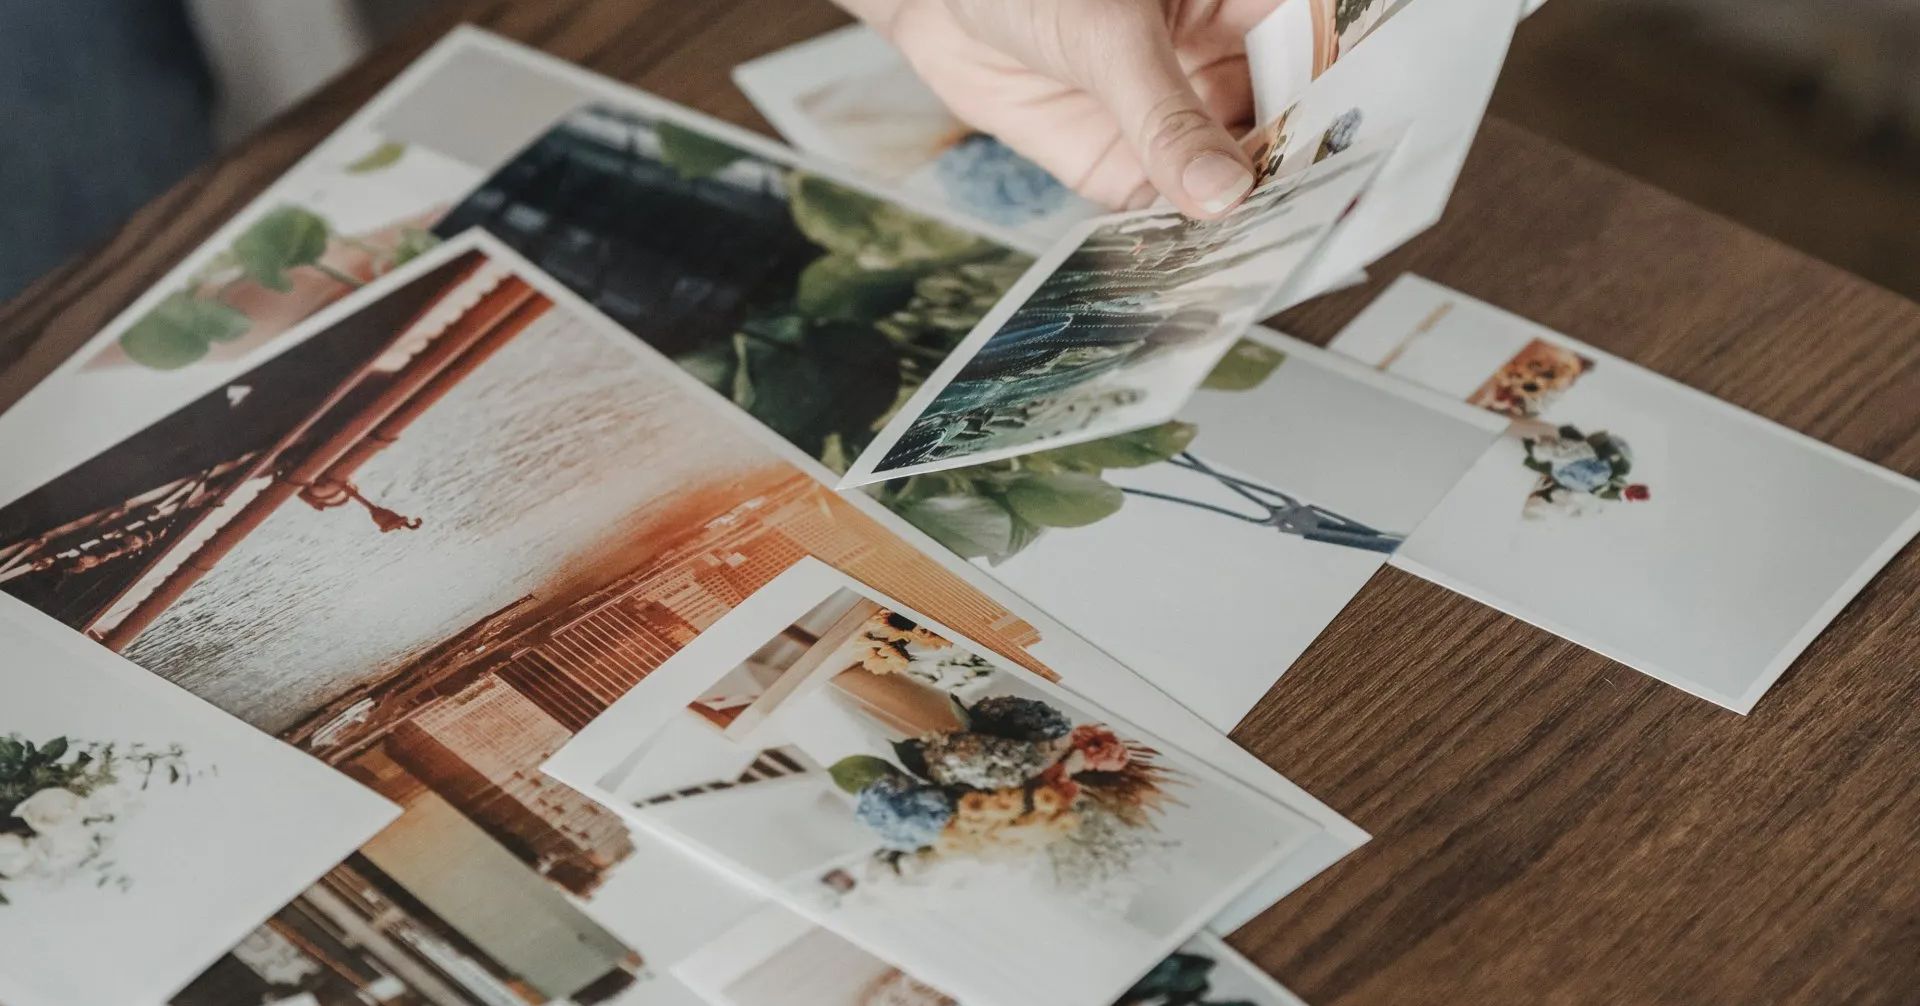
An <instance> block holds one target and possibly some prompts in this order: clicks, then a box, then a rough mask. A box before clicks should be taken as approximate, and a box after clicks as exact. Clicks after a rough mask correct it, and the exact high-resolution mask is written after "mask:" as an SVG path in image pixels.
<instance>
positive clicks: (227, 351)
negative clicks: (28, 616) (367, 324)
mask: <svg viewBox="0 0 1920 1006" xmlns="http://www.w3.org/2000/svg"><path fill="white" fill-rule="evenodd" d="M474 94H492V95H497V96H507V97H510V99H511V100H500V101H495V102H491V103H489V104H488V105H487V106H486V109H485V114H484V115H479V114H475V107H474V105H473V104H472V101H471V96H472V95H474ZM727 128H728V127H723V126H720V125H718V124H713V123H709V122H708V121H707V120H705V119H703V118H701V117H699V116H698V115H696V114H694V113H692V112H689V111H688V110H686V109H682V108H679V107H677V106H673V105H670V104H669V103H667V102H664V101H661V100H660V99H657V98H654V97H652V96H650V95H647V94H645V93H644V92H640V91H637V90H634V89H632V88H630V87H626V86H624V85H621V84H617V83H615V82H613V81H609V80H606V79H604V78H599V77H595V76H594V75H592V74H590V73H587V72H585V71H583V70H580V69H579V68H578V67H574V66H571V65H568V64H562V63H559V62H558V61H555V60H553V59H552V58H551V57H548V56H545V55H544V54H540V53H537V52H534V51H532V50H528V49H525V48H523V47H520V46H518V45H515V44H513V43H510V42H507V41H505V40H503V39H499V38H497V37H494V36H490V35H486V34H484V33H481V32H477V31H461V32H456V33H454V34H452V35H450V36H449V37H448V38H447V39H446V40H445V41H443V42H442V43H440V44H439V45H438V46H436V47H435V48H434V49H433V50H432V51H431V52H430V53H429V54H428V55H427V56H426V57H424V58H423V60H422V61H421V63H420V64H418V65H417V66H416V67H415V68H414V69H413V70H410V71H409V73H408V74H407V75H406V77H404V78H403V79H402V80H401V81H400V82H398V83H396V85H395V87H394V88H393V89H392V90H390V91H388V92H383V94H382V95H381V96H380V97H379V98H378V99H376V100H375V101H374V102H373V103H372V104H370V105H369V106H368V108H367V110H366V112H365V113H364V115H362V116H360V117H357V118H356V119H355V120H354V121H353V122H352V123H351V124H350V126H349V128H347V129H346V130H344V131H343V132H342V133H340V134H337V135H336V136H334V137H333V138H330V139H329V140H328V141H327V142H326V143H325V144H323V146H322V148H321V149H320V151H319V152H317V153H316V155H315V157H314V158H313V159H312V160H311V161H309V162H303V164H302V165H301V166H300V168H299V169H298V170H296V171H295V172H293V173H292V174H291V175H289V176H288V177H287V178H286V179H285V180H283V181H282V182H281V183H279V184H277V185H276V186H275V187H274V188H272V189H271V190H269V192H268V193H267V194H266V196H264V197H262V199H261V200H260V201H259V202H257V203H256V204H254V205H251V206H249V207H248V208H247V210H245V211H244V212H243V214H242V216H241V218H240V222H238V223H236V224H235V225H233V226H232V227H230V228H228V229H226V230H223V231H222V232H221V233H220V235H218V236H217V237H216V239H215V240H214V241H213V242H211V243H210V244H209V245H208V246H206V247H204V248H201V249H199V250H197V251H196V252H195V254H194V255H193V256H191V257H190V259H189V261H188V263H187V264H186V265H185V266H183V267H182V268H181V269H179V270H176V271H175V272H174V273H171V274H169V276H168V277H167V278H166V279H165V280H163V281H162V284H161V287H162V289H163V290H165V291H166V293H165V296H164V297H161V296H160V295H159V294H156V295H154V298H158V299H153V298H143V300H142V302H141V303H140V304H139V305H137V310H134V311H131V312H129V313H128V315H126V316H123V317H121V318H118V319H116V320H115V322H114V323H113V324H112V325H110V326H109V327H108V330H107V331H106V332H105V333H103V335H102V337H101V338H100V339H97V340H95V342H94V343H90V344H89V347H88V348H87V349H86V350H84V351H83V352H82V356H85V357H88V358H93V357H98V358H99V359H100V360H102V361H104V362H103V365H102V366H100V367H81V368H79V369H73V370H69V369H63V370H62V371H60V372H58V373H56V374H55V375H54V376H53V377H52V378H50V379H49V380H48V381H47V382H45V383H44V384H42V385H41V386H39V387H37V388H36V389H35V390H34V391H33V392H32V393H30V394H29V395H28V396H27V397H26V398H25V399H24V400H23V401H22V402H21V403H20V404H19V405H17V406H15V407H14V408H13V409H12V410H10V411H9V413H8V414H7V415H6V417H5V418H4V419H0V434H4V433H5V432H6V431H9V430H12V431H20V439H21V445H20V448H19V451H20V454H19V462H20V463H19V464H18V465H17V466H14V467H12V468H10V469H9V470H7V471H0V503H5V502H8V501H11V500H13V499H15V498H17V497H19V496H20V495H21V494H23V493H25V492H27V491H30V490H32V489H33V488H35V487H37V486H39V485H41V484H43V483H44V482H46V481H47V480H49V479H51V478H53V477H54V476H56V475H58V474H60V473H61V472H64V471H65V470H66V469H67V468H69V467H71V466H72V464H73V463H74V460H75V459H76V458H84V457H88V456H91V455H93V454H95V453H97V452H99V451H101V450H104V449H106V448H107V447H109V446H111V445H112V444H114V443H117V442H118V441H120V440H121V439H124V438H125V437H127V436H130V435H132V434H133V433H135V432H137V431H138V430H140V429H141V428H143V427H144V426H146V425H148V424H150V423H152V422H154V421H156V420H158V419H160V418H161V417H163V416H165V415H167V414H169V413H171V412H172V411H174V410H175V409H178V408H180V407H182V406H184V405H186V404H187V403H189V402H191V401H193V400H195V399H196V398H198V397H200V396H201V395H203V394H205V393H207V392H208V391H210V390H212V389H214V388H217V387H220V386H222V385H223V384H224V383H225V382H228V381H232V380H234V379H236V378H238V377H239V376H240V375H241V374H243V373H244V372H245V371H246V370H248V369H250V368H251V366H252V365H253V364H255V363H258V362H259V360H260V359H261V358H262V357H263V356H264V355H265V354H264V352H263V350H271V349H272V348H274V344H275V342H276V340H279V339H281V338H282V337H283V336H284V333H285V331H286V330H287V329H288V328H290V327H291V326H292V325H293V324H294V323H296V322H298V321H301V320H303V319H306V318H309V317H312V316H313V315H314V314H315V313H317V312H319V311H321V310H324V309H326V307H327V306H328V305H334V304H336V303H337V302H338V301H339V300H341V299H342V298H344V297H347V296H350V295H352V294H354V293H355V292H356V291H357V290H359V289H360V287H361V286H363V285H364V284H366V283H367V282H369V281H372V280H374V279H376V278H377V277H378V276H381V275H384V274H385V273H386V272H388V271H391V270H392V269H393V268H395V267H396V266H398V265H401V264H403V263H405V262H406V261H408V260H409V259H410V258H412V257H413V256H415V255H417V254H419V253H420V251H421V250H422V249H424V248H426V247H430V246H431V245H432V244H433V243H434V242H436V241H439V240H444V239H446V238H450V237H453V236H455V235H457V234H459V233H460V232H461V231H463V230H466V229H468V228H469V227H474V226H479V227H484V228H485V229H487V230H488V231H490V232H492V233H493V234H494V235H495V236H497V237H499V238H500V239H502V240H503V241H505V242H506V243H508V244H509V245H511V246H513V247H514V248H516V249H517V250H519V251H520V252H522V253H523V254H525V255H526V256H527V257H528V258H529V259H531V260H533V261H534V262H535V263H536V264H537V265H538V266H539V267H541V268H542V269H543V270H545V271H546V272H548V273H551V274H552V275H554V276H556V277H558V278H559V279H561V280H562V281H563V282H565V283H566V284H567V285H568V286H569V287H570V288H571V289H573V290H574V291H575V292H577V293H579V294H581V295H582V296H583V297H584V298H585V299H587V300H588V301H590V302H591V303H592V304H593V305H594V306H595V307H596V308H598V309H599V310H601V311H602V312H604V313H605V314H607V315H608V316H610V317H612V318H614V319H615V320H616V321H618V322H620V323H621V324H622V325H624V326H626V327H627V328H628V329H629V331H631V332H632V333H633V334H634V335H636V336H638V337H640V338H641V339H643V340H645V341H647V342H649V343H650V344H652V345H654V346H656V347H657V348H659V349H660V350H661V351H662V352H664V353H666V354H667V355H669V356H671V357H674V358H675V360H676V362H679V363H680V364H681V365H682V366H684V367H686V368H687V369H689V370H691V371H692V372H694V373H696V374H698V375H699V376H701V377H702V378H703V379H704V380H706V381H708V382H709V383H710V384H712V385H713V386H714V387H715V388H717V389H719V390H720V391H721V392H722V393H723V394H725V395H727V396H728V397H730V398H732V399H733V400H734V401H735V403H736V404H738V405H739V406H740V407H741V408H743V409H746V410H747V411H749V412H750V413H751V414H752V415H753V416H754V417H755V418H756V419H758V420H760V421H761V422H762V423H764V424H766V425H767V426H769V427H770V428H772V429H774V430H775V431H776V432H778V433H780V434H781V435H782V436H783V437H785V438H787V439H788V440H790V441H791V442H793V443H795V444H796V445H798V446H800V448H801V449H802V450H805V451H806V452H807V453H808V454H810V455H813V456H815V457H817V458H819V459H820V460H821V461H823V462H824V463H825V464H827V465H828V466H829V467H831V468H833V469H834V470H836V471H839V470H843V469H844V468H845V467H846V464H847V461H848V460H849V459H851V458H852V457H854V456H855V455H857V454H858V453H859V451H860V450H861V448H863V447H864V446H865V444H866V443H867V442H868V441H869V440H871V439H872V437H873V435H874V431H875V430H876V429H878V427H879V425H881V424H882V423H884V421H885V419H886V418H887V416H889V415H890V414H891V411H892V410H893V409H894V408H895V407H896V406H897V405H898V403H899V402H900V401H902V400H904V398H905V397H906V396H907V395H908V394H910V393H911V391H912V390H913V389H914V388H915V387H917V386H918V384H919V382H921V381H922V380H924V379H925V377H926V375H927V374H928V373H929V372H931V370H932V369H933V368H934V367H936V366H937V365H938V364H939V363H940V362H941V361H942V360H943V359H944V358H945V356H946V355H947V353H948V352H949V351H951V349H952V348H953V347H954V346H955V345H957V344H958V343H959V341H960V340H961V338H962V337H964V336H965V335H966V333H967V332H968V331H969V330H970V329H971V328H972V327H973V325H974V323H975V322H977V321H978V320H979V319H980V317H981V316H983V315H984V314H985V313H986V311H987V309H988V308H990V307H991V306H992V305H993V304H994V302H995V301H997V300H998V299H999V297H1000V294H1001V293H1002V292H1004V290H1005V289H1006V288H1007V287H1008V286H1010V285H1011V284H1012V283H1013V282H1014V281H1015V280H1016V279H1018V278H1019V276H1020V274H1021V272H1022V271H1023V270H1024V269H1025V268H1026V266H1027V265H1028V264H1029V262H1030V261H1031V260H1030V258H1029V257H1027V256H1026V255H1024V254H1023V253H1020V252H1017V251H1013V250H1010V249H1008V248H1005V247H1002V246H1001V245H998V244H995V243H994V242H992V241H989V240H986V239H984V238H981V237H979V236H977V235H975V234H974V233H973V232H971V231H969V230H967V229H965V228H964V227H962V226H959V225H957V224H956V223H954V222H952V221H953V220H962V219H965V218H964V217H958V216H953V215H949V216H948V217H946V218H941V217H939V216H938V215H937V206H936V207H935V210H936V213H935V214H932V215H930V213H928V212H923V211H922V210H920V209H916V208H911V207H907V206H903V205H900V204H898V203H896V202H893V201H889V200H887V199H882V198H879V197H876V196H874V195H872V194H871V193H870V192H869V191H867V190H865V189H862V188H860V187H859V186H858V184H857V183H853V182H849V181H836V180H834V179H835V178H845V177H846V176H847V175H848V174H849V172H848V171H846V170H845V169H840V168H834V167H832V166H828V165H816V166H815V167H812V168H807V167H799V166H796V160H797V158H796V157H795V156H794V155H791V154H790V153H787V152H785V151H783V150H782V149H781V148H779V147H777V146H776V145H775V144H773V143H772V142H770V141H765V140H760V139H757V138H751V137H741V136H739V135H738V133H739V131H737V130H734V131H733V132H731V133H726V135H727V136H729V137H731V138H730V139H720V138H717V136H718V135H719V134H720V133H722V132H724V131H725V130H726V129H727ZM282 288H284V289H282ZM148 299H152V303H151V304H148V303H147V300H148ZM149 315H151V317H149ZM243 316H244V317H243ZM123 341H129V342H131V344H132V345H133V346H134V347H135V348H133V349H131V350H130V349H129V348H128V347H126V346H123V345H121V343H122V342H123ZM129 353H139V354H140V355H141V356H142V358H143V359H146V360H147V361H148V362H149V363H152V364H155V366H148V365H136V364H133V363H132V361H131V360H130V358H129ZM105 362H112V363H113V365H112V366H106V365H105ZM77 400H86V401H93V402H111V403H113V406H112V407H111V408H109V409H89V410H87V411H86V412H84V413H80V414H76V411H75V410H74V409H73V408H72V403H73V402H74V401H77Z"/></svg>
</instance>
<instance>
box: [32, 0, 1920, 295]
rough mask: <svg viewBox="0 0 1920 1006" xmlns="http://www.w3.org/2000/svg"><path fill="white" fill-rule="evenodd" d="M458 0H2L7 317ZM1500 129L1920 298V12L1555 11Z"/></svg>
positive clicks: (1528, 50) (1737, 0)
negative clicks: (294, 106) (71, 262)
mask: <svg viewBox="0 0 1920 1006" xmlns="http://www.w3.org/2000/svg"><path fill="white" fill-rule="evenodd" d="M436 2H438V0H78V2H76V0H0V192H5V193H6V194H7V197H6V198H5V199H0V235H4V236H5V238H6V240H5V241H0V299H3V298H6V297H9V296H12V295H13V294H14V293H17V292H18V291H19V290H21V289H23V288H24V287H25V286H26V285H28V284H29V283H30V282H32V281H33V280H34V279H35V278H36V277H38V276H39V275H41V274H42V273H44V272H46V271H48V270H50V269H53V268H54V267H56V266H58V265H59V264H60V263H61V262H63V261H65V260H67V259H68V258H70V257H72V256H74V255H78V254H83V253H84V251H85V249H87V248H88V247H90V246H92V245H93V244H95V243H97V242H99V241H100V240H102V239H104V238H105V237H106V236H107V235H108V234H109V233H111V232H112V231H113V229H114V228H115V227H117V226H119V224H120V223H121V222H122V221H123V220H124V219H125V218H126V216H127V215H128V214H130V213H131V212H132V211H133V210H134V209H135V208H137V207H139V206H140V205H142V204H143V203H145V202H146V201H148V200H149V199H152V198H153V197H154V196H156V195H158V194H159V193H160V192H162V191H164V190H165V188H166V187H167V186H169V185H171V184H172V183H173V182H175V181H177V180H178V179H179V178H180V177H181V176H182V175H184V174H185V173H186V172H187V171H189V170H191V169H192V168H193V166H194V165H196V164H197V163H199V162H200V161H201V160H203V159H204V158H206V157H208V156H210V155H212V154H213V153H214V152H215V151H217V150H218V149H219V148H220V147H221V146H222V145H223V144H227V143H232V142H234V141H236V140H237V139H239V138H243V137H244V136H246V135H247V133H248V132H249V131H251V130H252V129H254V128H256V127H258V126H259V125H260V124H261V123H263V122H265V121H266V120H267V119H269V118H270V117H271V116H273V115H275V114H277V113H278V112H279V111H281V110H283V109H284V108H285V107H286V106H288V105H290V104H291V103H293V102H295V101H297V100H298V99H299V98H300V97H302V96H303V95H304V94H306V93H307V92H308V91H309V90H311V89H312V88H314V87H316V86H318V85H319V84H321V83H323V82H324V81H325V80H327V79H328V78H329V77H331V76H332V75H333V74H335V73H337V72H338V71H339V70H340V69H342V68H344V67H345V66H347V65H349V64H350V63H351V62H352V61H353V60H354V59H355V58H357V57H358V56H359V55H360V54H361V53H362V52H364V51H365V50H367V49H368V48H370V47H372V46H374V45H377V44H378V43H379V42H380V40H381V39H383V38H385V37H387V36H388V35H389V34H390V33H392V32H395V31H398V30H401V29H403V28H404V27H405V26H406V24H407V23H408V22H409V21H411V20H412V19H413V18H416V17H419V16H421V15H422V14H423V13H425V9H426V8H428V7H431V6H433V5H434V4H435V3H436ZM1493 109H1494V112H1495V114H1498V115H1501V116H1504V117H1506V118H1508V119H1510V120H1512V121H1514V122H1517V123H1519V124H1521V125H1523V126H1526V127H1527V128H1529V129H1532V130H1534V131H1535V132H1538V133H1541V134H1543V135H1545V136H1548V137H1551V138H1553V139H1555V140H1558V141H1559V142H1561V143H1564V144H1566V145H1568V146H1570V147H1573V148H1575V149H1577V150H1579V151H1581V152H1583V153H1585V154H1587V155H1588V156H1590V157H1593V158H1594V159H1596V160H1599V161H1601V162H1603V163H1606V164H1609V165H1612V166H1614V167H1616V168H1618V169H1620V170H1622V171H1624V172H1627V173H1628V174H1631V175H1634V176H1637V177H1639V178H1641V179H1643V180H1645V181H1648V182H1651V183H1652V184H1654V185H1657V186H1660V187H1662V188H1665V189H1667V190H1669V191H1671V192H1674V193H1676V194H1678V195H1680V196H1682V197H1684V198H1686V199H1689V200H1691V201H1693V202H1695V203H1698V204H1699V205H1701V206H1704V207H1707V208H1708V209H1711V210H1714V211H1716V212H1719V213H1721V214H1723V215H1725V216H1728V217H1731V218H1733V219H1734V220H1737V221H1739V222H1741V223H1743V224H1746V225H1747V226H1749V227H1751V228H1753V229H1755V230H1758V231H1761V232H1763V233H1765V234H1769V235H1771V236H1773V237H1775V238H1777V239H1779V240H1781V241H1784V242H1786V243H1787V244H1790V245H1793V246H1795V247H1797V248H1800V249H1801V250H1803V251H1806V252H1808V253H1809V254H1812V255H1815V256H1817V257H1819V258H1822V259H1825V260H1827V261H1829V262H1832V263H1834V264H1835V265H1838V266H1841V267H1843V268H1845V269H1848V270H1851V271H1853V272H1855V273H1858V274H1860V275H1862V276H1864V277H1866V278H1868V279H1870V280H1873V281H1874V282H1877V283H1880V284H1882V285H1884V286H1887V287H1890V288H1892V289H1894V290H1897V291H1900V292H1901V293H1904V294H1906V295H1907V296H1909V297H1913V298H1916V299H1920V0H1550V2H1548V3H1547V4H1546V6H1545V7H1543V8H1542V9H1541V10H1540V11H1539V12H1538V13H1536V14H1535V15H1534V16H1533V17H1531V18H1529V19H1528V20H1527V21H1526V22H1525V23H1524V24H1522V25H1521V27H1520V30H1519V33H1518V35H1517V36H1516V38H1515V42H1514V47H1513V51H1512V53H1511V55H1510V56H1509V58H1508V63H1507V68H1506V70H1505V73H1504V74H1503V76H1502V78H1501V83H1500V88H1499V90H1498V92H1497V94H1496V95H1495V97H1494V101H1493Z"/></svg>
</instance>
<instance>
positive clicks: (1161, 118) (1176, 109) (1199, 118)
mask: <svg viewBox="0 0 1920 1006" xmlns="http://www.w3.org/2000/svg"><path fill="white" fill-rule="evenodd" d="M1212 127H1213V120H1212V119H1210V118H1208V117H1207V114H1206V113H1205V112H1202V111H1201V110H1199V109H1197V108H1195V107H1193V106H1192V105H1190V104H1188V103H1187V102H1186V101H1184V100H1182V98H1181V96H1180V95H1177V94H1170V95H1168V96H1166V97H1165V98H1162V99H1160V101H1159V103H1158V104H1156V105H1154V106H1153V109H1152V110H1151V111H1149V112H1148V113H1147V131H1146V135H1147V149H1148V150H1149V151H1151V152H1153V153H1156V154H1159V153H1165V152H1167V151H1170V150H1178V149H1179V148H1181V147H1183V146H1186V145H1187V143H1188V142H1189V141H1190V140H1192V139H1193V138H1194V137H1196V136H1200V135H1204V134H1206V133H1207V132H1208V131H1209V130H1210V129H1211V128H1212Z"/></svg>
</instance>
